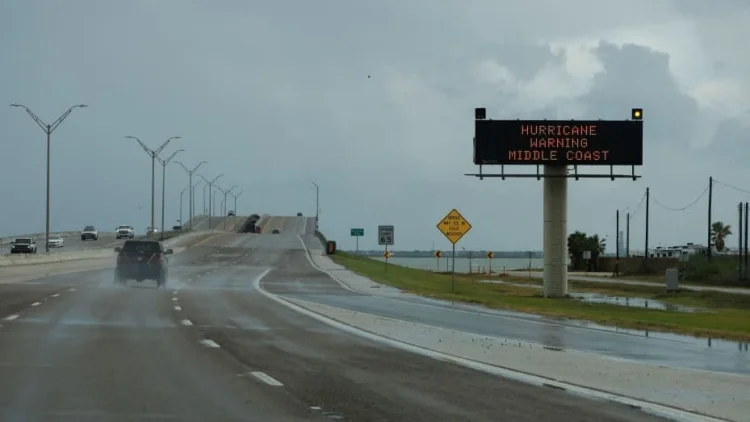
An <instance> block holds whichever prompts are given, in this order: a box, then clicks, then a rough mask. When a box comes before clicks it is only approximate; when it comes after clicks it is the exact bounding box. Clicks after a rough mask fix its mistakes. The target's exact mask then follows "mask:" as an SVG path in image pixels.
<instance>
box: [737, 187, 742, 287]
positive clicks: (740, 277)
mask: <svg viewBox="0 0 750 422" xmlns="http://www.w3.org/2000/svg"><path fill="white" fill-rule="evenodd" d="M737 210H738V211H739V216H740V221H739V224H738V226H739V230H737V231H738V233H737V238H738V239H739V246H738V248H737V250H738V251H739V254H738V256H739V258H740V262H739V272H738V274H737V275H738V277H737V278H738V279H742V273H743V269H742V264H743V259H742V202H740V203H739V204H737Z"/></svg>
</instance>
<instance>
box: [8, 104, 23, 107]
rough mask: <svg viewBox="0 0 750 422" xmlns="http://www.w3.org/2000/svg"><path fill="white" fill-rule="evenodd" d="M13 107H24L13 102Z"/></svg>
mask: <svg viewBox="0 0 750 422" xmlns="http://www.w3.org/2000/svg"><path fill="white" fill-rule="evenodd" d="M10 106H11V107H23V106H22V105H21V104H17V103H13V104H11V105H10Z"/></svg>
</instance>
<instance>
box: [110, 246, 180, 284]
mask: <svg viewBox="0 0 750 422" xmlns="http://www.w3.org/2000/svg"><path fill="white" fill-rule="evenodd" d="M115 251H117V252H118V254H117V267H116V268H115V283H118V284H126V283H127V280H128V279H134V280H135V281H138V282H141V281H143V280H156V285H157V286H158V287H161V286H164V285H166V284H167V272H168V260H167V255H171V254H172V253H173V251H172V249H165V248H164V245H162V243H161V242H159V241H157V240H126V241H125V243H124V244H123V245H122V246H118V247H116V248H115Z"/></svg>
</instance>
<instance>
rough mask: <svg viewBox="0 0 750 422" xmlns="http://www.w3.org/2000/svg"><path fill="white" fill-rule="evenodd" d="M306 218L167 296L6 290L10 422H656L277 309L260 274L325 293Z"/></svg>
mask: <svg viewBox="0 0 750 422" xmlns="http://www.w3.org/2000/svg"><path fill="white" fill-rule="evenodd" d="M305 220H306V219H302V218H300V219H297V218H291V219H277V220H275V221H269V223H268V224H269V226H268V228H270V229H273V228H274V227H275V228H279V229H280V230H282V234H281V235H254V234H227V235H222V236H218V237H216V238H212V240H211V241H208V242H206V243H204V244H202V245H201V246H197V247H195V248H193V249H191V250H188V251H187V252H185V253H182V254H178V255H175V256H174V257H173V258H172V259H171V262H170V263H171V273H170V280H169V286H168V287H169V288H168V289H156V288H155V287H154V284H153V283H149V282H144V283H141V284H139V283H133V282H131V283H130V285H129V286H127V287H121V286H115V285H114V283H113V277H112V272H111V270H109V271H89V272H83V273H78V274H68V275H61V276H54V277H48V278H45V279H41V280H36V281H34V282H30V283H22V284H0V325H1V327H0V344H1V345H2V347H0V420H2V421H3V422H5V421H8V422H16V421H18V422H20V421H24V422H28V421H43V422H48V421H54V422H58V421H97V422H100V421H156V420H159V421H161V420H174V421H268V420H273V421H277V420H278V421H282V420H283V421H302V420H332V419H341V418H344V420H354V421H389V422H390V421H394V422H395V421H410V422H411V421H425V422H427V421H429V422H433V421H448V420H449V421H493V422H494V421H498V420H514V421H539V420H576V421H603V420H606V421H652V420H661V419H658V418H655V417H650V416H649V415H646V414H643V413H642V412H639V411H637V410H635V409H631V408H628V407H625V406H621V405H615V404H610V403H603V402H595V401H591V400H587V399H583V398H580V397H575V396H571V395H568V394H566V393H564V392H562V391H558V390H554V389H549V388H541V387H531V386H528V385H525V384H520V383H517V382H515V381H510V380H506V379H502V378H498V377H494V376H490V375H486V374H483V373H480V372H476V371H473V370H470V369H466V368H463V367H460V366H456V365H454V364H452V363H447V362H440V361H437V360H433V359H429V358H425V357H422V356H418V355H413V354H410V353H408V352H404V351H401V350H398V349H394V348H391V347H388V346H385V345H381V344H379V343H375V342H372V341H369V340H364V339H362V338H359V337H355V336H352V335H351V334H347V333H344V332H341V331H338V330H336V329H333V328H331V327H329V326H328V325H325V324H322V323H320V322H318V321H315V320H312V319H309V318H307V317H305V316H303V315H300V314H298V313H295V312H294V311H291V310H289V309H287V308H285V307H281V306H279V305H278V304H276V303H275V302H273V301H271V300H269V299H268V298H266V297H265V296H263V295H262V294H260V293H259V292H257V291H256V290H254V288H253V284H254V281H255V280H256V279H258V277H260V276H262V275H265V277H264V278H263V279H262V283H263V286H264V287H265V288H267V289H269V290H280V289H283V290H285V291H287V292H289V293H294V290H293V288H294V286H298V287H299V286H306V285H309V286H313V285H315V286H322V288H323V289H328V287H327V285H326V284H325V283H326V277H325V276H324V275H322V274H321V273H319V272H317V271H315V270H313V269H312V268H311V267H310V266H309V263H307V262H306V261H304V262H303V261H301V260H300V257H301V255H300V253H301V245H300V242H299V239H298V238H297V236H296V234H293V233H295V231H296V232H299V231H303V230H305V231H306V232H307V234H306V235H305V236H304V238H305V239H309V240H310V241H312V239H314V237H313V236H312V234H311V233H310V232H311V231H312V225H308V223H307V221H305ZM303 289H305V290H303V291H308V292H309V291H310V288H306V287H303ZM328 295H329V296H333V295H340V296H342V297H343V296H344V295H346V296H352V294H351V293H349V292H346V293H345V292H336V293H332V292H329V293H328ZM2 318H5V319H2ZM339 416H340V417H339Z"/></svg>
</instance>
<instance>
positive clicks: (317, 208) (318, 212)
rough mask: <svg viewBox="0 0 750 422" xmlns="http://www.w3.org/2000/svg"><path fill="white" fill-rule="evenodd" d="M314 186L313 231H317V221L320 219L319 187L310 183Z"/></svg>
mask: <svg viewBox="0 0 750 422" xmlns="http://www.w3.org/2000/svg"><path fill="white" fill-rule="evenodd" d="M310 183H312V184H313V186H315V230H318V227H319V226H318V219H319V218H320V186H318V184H317V183H315V182H310Z"/></svg>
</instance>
